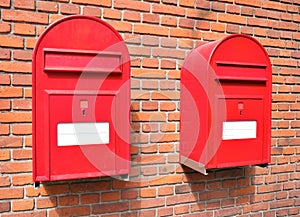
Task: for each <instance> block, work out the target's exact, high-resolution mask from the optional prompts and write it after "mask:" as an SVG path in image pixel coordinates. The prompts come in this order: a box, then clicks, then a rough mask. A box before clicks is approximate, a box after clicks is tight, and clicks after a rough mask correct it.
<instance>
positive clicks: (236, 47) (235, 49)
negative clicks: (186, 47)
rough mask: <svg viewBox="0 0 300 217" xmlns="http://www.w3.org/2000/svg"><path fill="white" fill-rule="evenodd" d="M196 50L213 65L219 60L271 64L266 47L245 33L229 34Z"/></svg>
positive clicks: (245, 63) (248, 63) (267, 65)
mask: <svg viewBox="0 0 300 217" xmlns="http://www.w3.org/2000/svg"><path fill="white" fill-rule="evenodd" d="M196 50H197V51H198V52H199V53H200V54H201V55H202V56H203V57H205V59H206V60H207V61H209V63H210V65H211V66H214V64H215V63H218V62H226V63H230V62H232V63H241V64H244V65H250V66H251V65H253V64H254V65H265V66H266V67H269V66H271V63H270V59H269V56H268V53H267V52H266V50H265V49H264V47H263V46H262V45H261V44H260V43H259V42H258V41H257V40H256V39H255V38H253V37H251V36H249V35H245V34H233V35H229V36H226V37H225V38H222V39H219V40H217V41H214V42H210V43H207V44H204V45H201V46H198V47H197V48H196Z"/></svg>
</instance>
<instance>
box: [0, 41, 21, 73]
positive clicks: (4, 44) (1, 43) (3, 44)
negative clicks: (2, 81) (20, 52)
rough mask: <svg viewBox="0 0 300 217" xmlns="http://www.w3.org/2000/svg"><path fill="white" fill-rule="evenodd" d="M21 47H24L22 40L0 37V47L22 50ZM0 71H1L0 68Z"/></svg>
mask: <svg viewBox="0 0 300 217" xmlns="http://www.w3.org/2000/svg"><path fill="white" fill-rule="evenodd" d="M23 45H24V42H23V38H20V37H14V36H5V35H0V46H1V47H14V48H23ZM6 56H7V55H6ZM2 63H3V64H4V63H7V62H2ZM2 63H1V64H2ZM0 69H2V67H1V68H0Z"/></svg>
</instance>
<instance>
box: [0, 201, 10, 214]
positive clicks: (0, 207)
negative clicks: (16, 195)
mask: <svg viewBox="0 0 300 217" xmlns="http://www.w3.org/2000/svg"><path fill="white" fill-rule="evenodd" d="M9 211H10V203H9V202H0V213H3V212H9Z"/></svg>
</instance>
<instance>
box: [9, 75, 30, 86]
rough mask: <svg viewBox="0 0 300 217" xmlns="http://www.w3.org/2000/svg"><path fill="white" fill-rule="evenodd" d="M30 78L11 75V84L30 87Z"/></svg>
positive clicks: (28, 76)
mask: <svg viewBox="0 0 300 217" xmlns="http://www.w3.org/2000/svg"><path fill="white" fill-rule="evenodd" d="M31 80H32V77H31V76H30V75H13V77H12V84H13V85H15V86H17V85H23V86H24V85H31V83H32V82H31Z"/></svg>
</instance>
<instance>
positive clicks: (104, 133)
mask: <svg viewBox="0 0 300 217" xmlns="http://www.w3.org/2000/svg"><path fill="white" fill-rule="evenodd" d="M108 143H109V123H107V122H91V123H59V124H58V125H57V145H58V146H71V145H95V144H108Z"/></svg>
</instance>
